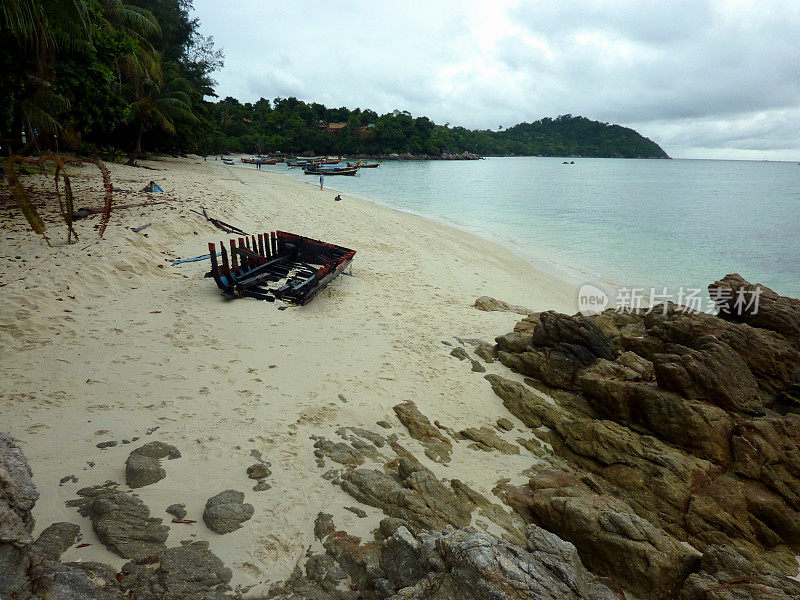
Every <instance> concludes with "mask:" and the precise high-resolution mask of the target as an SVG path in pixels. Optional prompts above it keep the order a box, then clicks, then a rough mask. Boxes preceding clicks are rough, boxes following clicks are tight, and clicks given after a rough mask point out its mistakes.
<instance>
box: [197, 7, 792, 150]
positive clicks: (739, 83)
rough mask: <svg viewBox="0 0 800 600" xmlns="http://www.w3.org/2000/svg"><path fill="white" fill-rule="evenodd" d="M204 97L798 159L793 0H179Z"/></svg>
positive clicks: (670, 147) (672, 148)
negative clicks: (210, 50) (219, 54)
mask: <svg viewBox="0 0 800 600" xmlns="http://www.w3.org/2000/svg"><path fill="white" fill-rule="evenodd" d="M194 5H195V12H196V15H197V16H198V17H199V18H200V20H201V23H202V32H203V33H204V34H206V35H213V36H214V38H215V40H216V42H217V46H218V47H221V48H222V49H223V50H224V52H225V55H226V60H225V67H224V69H223V70H222V71H220V72H218V73H217V74H216V75H215V77H216V79H217V80H218V82H219V85H218V86H217V93H218V94H219V95H220V97H225V96H234V97H236V98H238V99H239V100H241V101H243V102H247V101H255V100H257V99H258V98H260V97H262V96H263V97H265V98H269V99H272V98H276V97H287V96H296V97H298V98H300V99H302V100H306V101H313V102H321V103H323V104H325V105H327V106H347V107H349V108H356V107H360V108H371V109H373V110H376V111H377V112H378V113H385V112H389V111H392V110H394V109H400V110H408V111H410V112H411V113H412V114H414V115H415V116H419V115H425V116H428V117H430V118H431V119H433V120H434V121H435V122H437V123H442V124H443V123H450V124H451V125H463V126H465V127H470V128H491V129H496V128H497V127H498V125H502V126H504V127H508V126H510V125H514V124H516V123H519V122H521V121H535V120H537V119H539V118H541V117H545V116H557V115H560V114H566V113H571V114H573V115H583V116H586V117H589V118H591V119H597V120H599V121H606V122H612V123H619V124H622V125H626V126H629V127H633V128H634V129H636V130H638V131H639V132H640V133H642V134H643V135H645V136H647V137H649V138H651V139H653V140H654V141H656V142H657V143H659V144H660V145H661V146H662V147H663V148H664V149H665V150H666V151H667V152H668V153H669V154H670V155H671V156H674V157H680V158H750V159H773V160H798V159H800V43H799V42H798V37H800V36H799V35H798V34H800V0H761V1H759V2H755V1H746V0H727V1H725V0H713V1H712V0H706V1H704V0H691V1H690V0H664V1H648V0H569V1H567V0H553V1H537V0H531V1H511V0H494V1H492V2H478V1H470V0H461V1H458V2H451V1H437V0H428V1H427V2H423V1H418V0H411V1H409V0H407V1H404V2H382V1H377V0H372V1H370V2H367V1H361V0H350V1H348V2H346V3H342V2H330V1H327V2H322V1H317V0H310V1H307V2H303V3H290V2H283V3H272V2H265V1H264V0H234V1H231V2H219V0H194Z"/></svg>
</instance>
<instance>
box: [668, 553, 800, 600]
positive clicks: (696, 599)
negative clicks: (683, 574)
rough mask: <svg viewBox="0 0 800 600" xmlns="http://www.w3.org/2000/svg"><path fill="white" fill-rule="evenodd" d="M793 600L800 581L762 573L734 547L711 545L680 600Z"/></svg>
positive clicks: (798, 595)
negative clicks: (767, 599)
mask: <svg viewBox="0 0 800 600" xmlns="http://www.w3.org/2000/svg"><path fill="white" fill-rule="evenodd" d="M766 598H769V599H770V600H795V599H797V598H800V582H798V581H796V580H794V579H789V578H788V577H785V576H783V575H781V574H779V573H774V572H769V571H763V570H761V569H759V568H758V567H756V566H755V565H753V564H752V562H751V561H749V560H747V559H746V558H745V557H744V556H742V555H741V554H739V553H738V552H737V551H736V550H734V549H733V548H724V547H721V546H710V547H709V548H707V549H706V551H705V553H704V554H703V558H702V559H701V561H700V568H699V569H698V570H697V572H695V573H692V574H691V575H689V577H687V579H686V581H685V582H684V584H683V588H682V589H681V592H680V596H679V600H712V599H713V600H764V599H766Z"/></svg>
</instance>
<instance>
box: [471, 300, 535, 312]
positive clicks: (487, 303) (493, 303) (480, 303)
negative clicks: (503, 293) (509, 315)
mask: <svg viewBox="0 0 800 600" xmlns="http://www.w3.org/2000/svg"><path fill="white" fill-rule="evenodd" d="M475 308H477V309H478V310H484V311H487V312H488V311H503V312H515V313H517V314H520V315H528V314H531V313H532V312H533V311H532V310H530V309H529V308H525V307H524V306H513V305H511V304H508V303H507V302H503V301H502V300H497V299H496V298H492V297H491V296H481V297H480V298H478V299H477V300H475Z"/></svg>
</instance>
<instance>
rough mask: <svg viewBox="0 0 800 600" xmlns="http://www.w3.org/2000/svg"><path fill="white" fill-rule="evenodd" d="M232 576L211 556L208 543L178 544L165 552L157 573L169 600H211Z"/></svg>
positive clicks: (212, 554)
mask: <svg viewBox="0 0 800 600" xmlns="http://www.w3.org/2000/svg"><path fill="white" fill-rule="evenodd" d="M232 576H233V573H232V571H231V570H230V569H228V568H227V567H226V566H225V565H224V564H223V562H222V560H220V559H219V557H217V556H216V555H215V554H214V553H213V552H211V551H210V550H209V549H208V542H205V541H202V542H181V545H180V546H177V547H175V548H167V549H166V550H165V551H164V554H163V555H162V557H161V562H160V563H159V566H158V570H157V577H158V581H159V583H160V584H161V586H163V587H164V589H165V590H166V591H167V596H166V597H167V598H169V600H194V599H196V598H214V597H215V595H216V593H221V592H224V591H225V590H226V587H227V584H228V582H229V581H230V580H231V578H232Z"/></svg>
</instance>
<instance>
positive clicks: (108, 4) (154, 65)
mask: <svg viewBox="0 0 800 600" xmlns="http://www.w3.org/2000/svg"><path fill="white" fill-rule="evenodd" d="M100 6H101V7H102V9H103V13H102V16H101V18H100V23H99V25H100V27H102V28H104V29H108V30H112V31H122V32H124V33H125V34H127V35H128V37H130V38H133V39H134V40H136V42H137V45H138V46H139V48H138V49H137V50H136V51H133V52H129V53H127V54H124V55H123V56H121V57H120V59H119V61H118V63H117V73H118V78H119V84H120V85H122V78H123V77H125V78H127V79H130V80H131V81H133V82H136V81H137V80H142V79H147V78H149V79H153V80H154V81H160V80H161V63H160V61H159V59H158V53H157V52H156V50H155V48H153V45H152V43H151V42H150V40H152V39H153V38H156V37H160V36H161V27H160V25H159V24H158V19H156V17H155V16H154V15H153V13H151V12H150V11H148V10H146V9H144V8H140V7H138V6H134V5H133V4H129V3H127V2H125V1H124V0H100Z"/></svg>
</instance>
